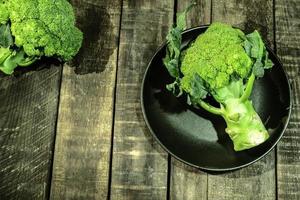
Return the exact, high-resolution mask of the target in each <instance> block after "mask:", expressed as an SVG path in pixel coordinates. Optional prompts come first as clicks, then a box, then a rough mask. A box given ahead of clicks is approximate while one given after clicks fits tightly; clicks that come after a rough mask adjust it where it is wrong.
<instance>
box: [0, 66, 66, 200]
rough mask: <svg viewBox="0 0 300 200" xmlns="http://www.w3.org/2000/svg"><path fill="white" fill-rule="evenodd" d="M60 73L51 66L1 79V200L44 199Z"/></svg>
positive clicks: (50, 157) (46, 189) (57, 68)
mask: <svg viewBox="0 0 300 200" xmlns="http://www.w3.org/2000/svg"><path fill="white" fill-rule="evenodd" d="M39 64H41V63H39ZM39 64H37V65H35V67H37V66H38V65H39ZM49 67H50V66H49ZM60 72H61V67H60V66H54V65H53V66H51V67H50V68H49V69H46V68H44V69H42V70H39V71H31V72H27V73H25V74H21V75H18V76H17V77H14V76H9V77H8V76H6V77H2V78H1V79H0V102H1V104H0V113H1V115H0V199H1V200H5V199H47V191H48V189H49V183H48V180H49V169H50V166H51V160H52V149H53V143H54V136H55V122H56V117H57V114H56V113H57V106H58V95H59V83H60V78H61V76H60V75H61V73H60ZM17 73H18V72H17Z"/></svg>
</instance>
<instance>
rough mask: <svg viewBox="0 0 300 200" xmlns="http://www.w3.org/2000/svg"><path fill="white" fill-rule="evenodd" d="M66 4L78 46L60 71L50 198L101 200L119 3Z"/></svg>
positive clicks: (105, 177) (108, 142)
mask: <svg viewBox="0 0 300 200" xmlns="http://www.w3.org/2000/svg"><path fill="white" fill-rule="evenodd" d="M71 3H72V4H73V5H74V7H75V11H76V15H77V19H78V24H79V27H80V28H81V29H82V30H83V32H84V42H83V47H82V49H81V51H80V52H79V55H78V56H77V59H76V60H75V62H74V63H72V64H71V65H70V66H69V65H66V66H64V70H63V78H62V87H61V97H60V106H59V116H58V125H57V138H56V145H55V157H54V169H53V176H52V186H51V199H105V198H106V196H107V193H108V177H109V163H110V159H109V158H110V149H111V133H112V118H113V102H114V87H115V76H116V64H117V49H118V45H117V41H118V33H119V21H120V13H121V3H120V1H114V0H111V1H106V0H105V1H104V0H102V1H99V0H80V1H79V0H73V1H71Z"/></svg>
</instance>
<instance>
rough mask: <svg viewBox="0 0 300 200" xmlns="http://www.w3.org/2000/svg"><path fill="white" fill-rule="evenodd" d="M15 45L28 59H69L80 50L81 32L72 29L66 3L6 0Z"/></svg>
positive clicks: (49, 0)
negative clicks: (54, 57)
mask: <svg viewBox="0 0 300 200" xmlns="http://www.w3.org/2000/svg"><path fill="white" fill-rule="evenodd" d="M6 4H7V7H8V10H9V13H10V17H9V18H10V21H11V31H12V35H13V36H15V44H16V45H17V46H18V47H23V48H24V51H25V53H26V54H27V55H28V56H47V57H51V56H57V57H59V58H62V60H70V59H71V58H72V57H73V56H74V55H75V54H76V53H77V52H78V50H79V48H80V46H81V41H82V33H81V31H80V30H79V29H78V28H76V27H75V17H74V13H73V8H72V6H71V4H70V3H69V2H68V1H66V0H56V1H53V0H8V1H7V3H6Z"/></svg>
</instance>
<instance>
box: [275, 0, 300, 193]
mask: <svg viewBox="0 0 300 200" xmlns="http://www.w3.org/2000/svg"><path fill="white" fill-rule="evenodd" d="M299 11H300V2H299V1H296V0H277V1H276V7H275V17H276V18H275V19H276V20H275V22H276V32H275V34H276V44H277V45H276V46H277V54H278V55H279V56H280V58H281V60H282V62H283V65H284V68H285V70H286V71H287V73H288V76H289V79H290V82H291V86H292V101H293V107H292V115H291V118H290V123H289V126H288V128H287V130H286V132H285V133H284V135H283V138H282V140H281V141H280V142H279V143H278V148H277V149H278V151H277V174H278V179H277V180H278V199H300V185H299V182H300V156H299V152H300V136H299V135H300V76H299V74H300V70H299V67H300V48H299V47H300V16H299Z"/></svg>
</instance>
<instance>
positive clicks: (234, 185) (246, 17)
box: [207, 0, 276, 200]
mask: <svg viewBox="0 0 300 200" xmlns="http://www.w3.org/2000/svg"><path fill="white" fill-rule="evenodd" d="M212 5H213V8H212V21H221V22H227V23H230V24H232V25H235V26H237V27H240V28H242V29H244V30H246V31H253V30H254V29H257V30H259V31H260V33H261V34H262V36H263V38H264V39H268V41H269V42H270V43H273V7H272V6H273V2H272V0H253V1H248V0H242V1H236V0H226V1H225V0H221V1H213V3H212ZM207 195H208V199H219V200H222V199H262V200H267V199H275V198H276V177H275V151H272V152H271V153H269V154H268V155H267V156H266V157H264V158H263V159H262V160H260V161H258V162H256V163H254V164H252V165H250V166H248V167H246V168H243V169H241V170H238V171H234V172H229V173H225V174H221V175H208V194H207Z"/></svg>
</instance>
